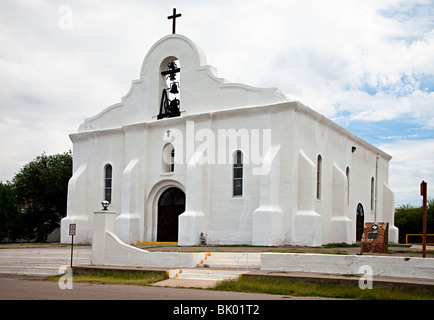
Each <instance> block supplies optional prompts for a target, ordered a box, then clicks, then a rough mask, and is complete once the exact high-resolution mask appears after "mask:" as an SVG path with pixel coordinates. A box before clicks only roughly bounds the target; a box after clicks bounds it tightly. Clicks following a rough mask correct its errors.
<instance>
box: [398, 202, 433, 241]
mask: <svg viewBox="0 0 434 320" xmlns="http://www.w3.org/2000/svg"><path fill="white" fill-rule="evenodd" d="M427 207H428V208H427V233H434V199H429V200H428V203H427ZM422 215H423V211H422V207H414V206H410V205H402V206H399V207H398V208H396V209H395V226H396V227H397V228H398V229H399V242H401V243H405V235H406V234H422V230H423V221H422Z"/></svg>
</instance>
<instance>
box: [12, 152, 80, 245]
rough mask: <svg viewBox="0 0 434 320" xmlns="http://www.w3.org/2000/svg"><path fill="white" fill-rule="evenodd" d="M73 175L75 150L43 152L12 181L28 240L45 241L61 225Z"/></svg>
mask: <svg viewBox="0 0 434 320" xmlns="http://www.w3.org/2000/svg"><path fill="white" fill-rule="evenodd" d="M71 176H72V154H71V151H69V152H65V153H63V154H57V155H52V156H47V155H46V154H45V153H43V154H42V155H41V156H37V157H36V159H35V160H33V161H31V162H29V163H28V164H26V165H25V166H24V167H23V168H22V169H21V170H20V171H19V172H18V173H17V174H16V175H15V177H14V178H13V180H12V184H13V185H14V189H15V196H16V200H17V204H18V207H19V208H20V210H21V213H22V227H23V232H24V234H25V238H26V239H28V240H30V239H35V240H36V241H45V240H46V238H47V235H48V234H49V233H50V232H52V231H53V230H54V229H56V228H57V227H58V226H59V222H60V219H62V218H63V217H65V216H66V203H67V196H68V181H69V179H70V178H71Z"/></svg>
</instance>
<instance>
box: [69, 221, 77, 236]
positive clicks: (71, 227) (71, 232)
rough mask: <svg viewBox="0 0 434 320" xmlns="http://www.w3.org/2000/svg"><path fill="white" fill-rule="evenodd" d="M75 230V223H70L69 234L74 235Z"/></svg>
mask: <svg viewBox="0 0 434 320" xmlns="http://www.w3.org/2000/svg"><path fill="white" fill-rule="evenodd" d="M76 230H77V225H76V224H75V223H71V224H70V225H69V235H70V236H75V231H76Z"/></svg>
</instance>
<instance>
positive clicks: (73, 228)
mask: <svg viewBox="0 0 434 320" xmlns="http://www.w3.org/2000/svg"><path fill="white" fill-rule="evenodd" d="M76 230H77V225H76V224H75V223H71V224H70V225H69V235H70V236H71V268H72V256H73V250H74V236H75V232H76Z"/></svg>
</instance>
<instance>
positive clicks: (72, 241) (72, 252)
mask: <svg viewBox="0 0 434 320" xmlns="http://www.w3.org/2000/svg"><path fill="white" fill-rule="evenodd" d="M71 237H72V238H71V268H72V256H73V255H74V235H71Z"/></svg>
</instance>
